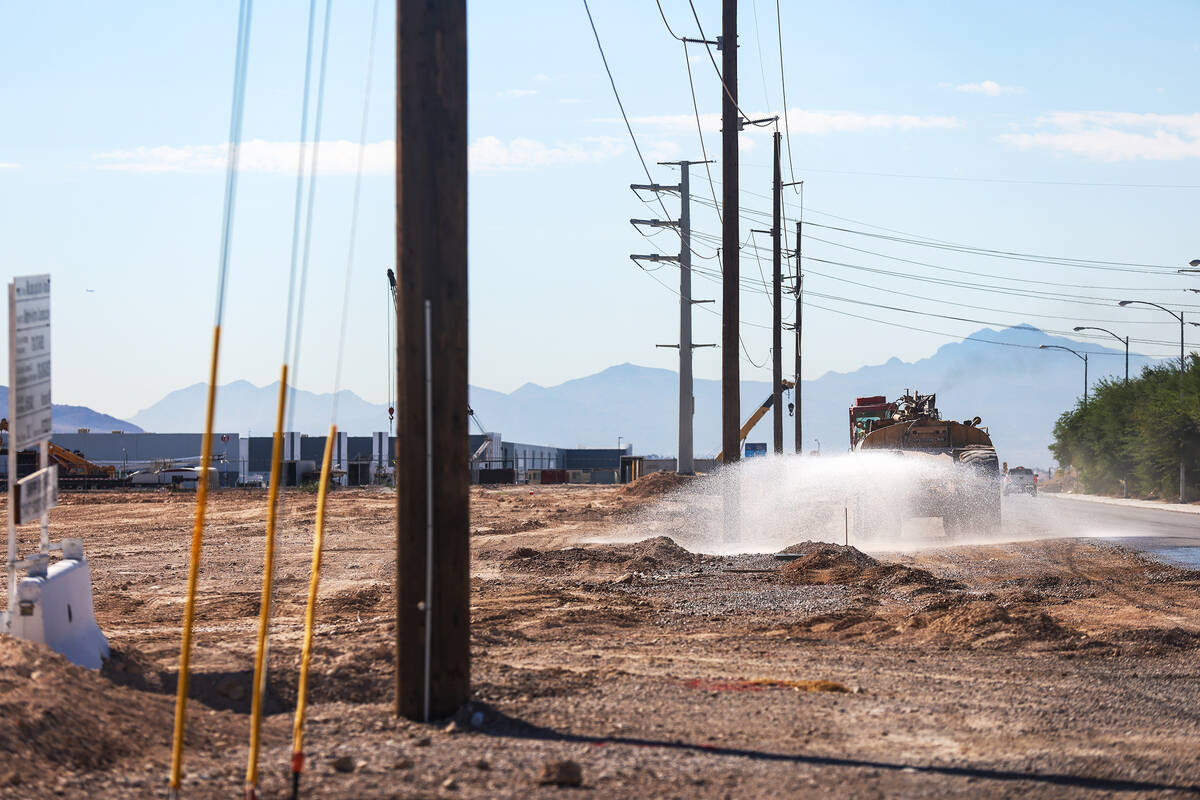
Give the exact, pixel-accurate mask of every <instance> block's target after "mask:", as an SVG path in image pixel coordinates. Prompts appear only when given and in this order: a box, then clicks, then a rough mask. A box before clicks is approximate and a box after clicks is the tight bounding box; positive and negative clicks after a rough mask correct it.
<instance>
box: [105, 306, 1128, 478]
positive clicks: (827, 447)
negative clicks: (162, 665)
mask: <svg viewBox="0 0 1200 800" xmlns="http://www.w3.org/2000/svg"><path fill="white" fill-rule="evenodd" d="M973 336H974V337H977V338H980V339H988V340H991V341H993V342H1004V343H1007V344H1009V345H1020V346H1002V345H997V344H989V343H985V342H981V341H972V340H970V339H968V340H964V341H957V342H951V343H948V344H945V345H943V346H942V347H940V348H938V350H937V351H936V352H935V353H934V354H933V355H932V356H929V357H928V358H923V359H920V360H918V361H915V362H913V363H906V362H903V361H901V360H900V359H898V358H895V357H893V358H890V359H888V360H887V361H885V362H884V363H882V364H877V365H872V366H865V367H860V368H858V369H856V370H854V371H853V372H847V373H839V372H828V373H826V374H825V375H822V376H821V377H820V378H817V379H816V380H812V381H805V382H804V387H803V389H804V402H803V405H804V449H805V450H806V451H807V450H813V449H816V447H817V440H820V447H821V449H822V450H823V451H825V452H841V451H843V450H845V449H846V448H847V446H848V440H847V422H846V409H847V407H848V406H849V405H850V404H851V403H852V402H853V400H854V398H855V397H858V396H864V395H874V394H883V395H887V396H888V397H889V398H894V397H897V396H899V395H900V394H902V393H903V392H904V390H905V389H919V390H921V391H923V392H936V393H937V394H938V405H939V407H940V409H941V411H942V413H943V414H944V415H945V416H946V417H947V418H951V419H967V418H970V417H973V416H975V415H979V416H980V417H982V418H983V424H984V425H986V426H988V427H989V428H990V430H991V433H992V435H993V438H994V439H995V441H996V445H997V447H998V449H999V450H1000V453H1001V457H1002V458H1003V459H1005V460H1008V461H1010V462H1013V463H1030V464H1035V465H1048V464H1049V463H1050V454H1049V452H1048V451H1047V450H1046V446H1047V444H1049V441H1050V437H1051V431H1052V429H1053V427H1054V421H1055V420H1056V419H1057V417H1058V415H1059V414H1060V413H1062V411H1063V410H1064V409H1066V408H1068V407H1069V406H1070V405H1072V404H1073V403H1074V402H1075V401H1076V398H1078V397H1079V395H1080V393H1081V390H1082V383H1083V374H1082V368H1081V365H1080V364H1079V362H1078V360H1077V359H1075V358H1074V357H1073V356H1071V355H1070V354H1069V353H1062V352H1052V353H1044V352H1038V351H1037V350H1036V347H1037V346H1038V345H1040V344H1056V345H1062V346H1067V347H1076V348H1078V347H1079V346H1080V345H1079V343H1078V342H1075V341H1073V340H1069V339H1065V338H1062V337H1057V336H1052V335H1049V334H1046V333H1044V332H1042V331H1040V330H1038V329H1037V328H1034V327H1032V326H1025V325H1023V326H1016V327H1013V328H1007V329H1003V330H993V329H986V328H985V329H983V330H980V331H978V332H977V333H975V334H973ZM810 346H812V345H810ZM1029 348H1034V349H1029ZM1087 350H1088V351H1089V352H1105V353H1111V354H1113V355H1114V356H1122V355H1123V353H1121V352H1120V351H1117V350H1115V349H1112V348H1107V347H1102V346H1100V345H1097V344H1089V345H1087ZM1135 363H1144V361H1141V360H1139V361H1138V362H1135ZM1121 369H1123V361H1122V359H1121V358H1120V357H1114V358H1102V357H1093V358H1092V363H1091V379H1092V381H1093V382H1095V381H1096V380H1098V379H1099V378H1100V377H1103V376H1105V375H1114V374H1117V371H1118V370H1121ZM677 391H678V376H677V374H676V373H675V372H674V371H671V370H666V369H658V368H653V367H642V366H637V365H635V364H620V365H617V366H613V367H609V368H608V369H605V370H602V371H600V372H598V373H596V374H594V375H588V376H585V377H581V378H575V379H572V380H569V381H565V382H563V383H561V384H559V385H557V386H550V387H545V386H539V385H537V384H534V383H526V384H524V385H522V386H521V387H520V388H518V389H516V390H514V391H513V392H511V393H508V394H505V393H503V392H497V391H493V390H490V389H483V388H480V387H476V386H472V387H471V389H470V402H471V406H472V408H473V409H474V410H475V412H476V415H477V419H479V421H480V422H481V424H483V425H484V426H485V427H486V428H487V429H488V430H490V431H498V432H500V433H501V434H503V436H504V438H505V439H506V440H508V441H518V442H527V443H530V444H549V445H557V446H560V447H576V446H587V447H604V446H616V443H617V437H618V436H620V437H622V439H623V441H624V442H631V443H632V444H633V446H634V449H635V451H636V452H638V453H657V454H662V455H673V454H674V453H675V449H676V435H677V429H678V428H677V421H676V409H677V408H678V401H677V394H676V393H677ZM204 393H205V386H204V384H194V385H192V386H189V387H186V388H184V389H180V390H177V391H175V392H171V393H170V394H168V395H167V396H166V397H164V398H163V399H162V400H160V401H159V402H157V403H155V404H154V405H152V406H150V407H149V408H147V409H145V410H143V411H140V412H138V413H137V414H136V415H135V416H134V417H133V419H132V421H133V422H134V423H136V424H137V425H140V426H141V427H142V428H144V429H146V430H152V431H160V432H178V431H194V430H197V429H199V427H200V425H201V423H202V420H203V406H204ZM277 393H278V383H274V384H270V385H268V386H262V387H257V386H254V385H253V384H251V383H249V382H248V381H234V382H233V383H230V384H227V385H226V386H223V387H221V391H220V392H219V394H218V399H217V425H216V427H217V429H218V430H225V431H236V432H239V433H243V434H245V433H254V434H258V435H267V434H268V432H269V431H271V430H272V429H273V428H274V421H275V403H276V396H277ZM769 393H770V386H769V384H768V383H767V382H766V381H743V383H742V391H741V402H742V408H741V411H742V414H741V416H742V419H743V420H744V419H745V418H746V417H747V416H749V414H750V413H751V411H752V410H753V409H754V408H755V407H757V406H758V405H759V404H760V403H761V402H762V401H763V399H764V398H766V396H767V395H768V394H769ZM694 396H695V417H694V425H695V442H696V453H697V455H714V454H715V453H716V451H717V450H718V449H719V448H720V410H721V406H720V381H717V380H707V379H697V380H696V381H695V391H694ZM794 399H795V398H794V397H791V396H788V395H785V398H784V402H785V404H786V403H787V402H789V401H794ZM332 401H333V396H332V395H331V394H314V393H312V392H306V391H297V392H296V408H295V410H294V412H293V413H292V418H293V422H292V425H291V426H290V427H291V429H292V430H298V431H302V432H305V433H310V434H320V433H323V432H324V431H325V430H326V429H327V428H328V426H329V418H330V408H331V405H332ZM338 416H339V420H338V427H339V428H340V429H341V430H344V431H347V432H349V433H350V434H352V435H366V434H369V433H371V432H373V431H382V430H387V428H388V419H387V409H386V407H385V406H383V405H376V404H372V403H368V402H367V401H365V400H363V399H362V398H361V397H359V396H358V395H356V394H354V393H353V392H350V391H348V390H344V391H342V392H341V395H340V400H339V413H338ZM793 421H794V420H793V418H792V417H789V416H787V415H786V413H785V417H784V442H785V446H786V448H787V449H788V450H790V449H791V447H792V441H793V432H792V430H793V429H792V425H793ZM122 424H124V425H128V423H122ZM117 427H120V425H118V426H117ZM471 430H472V432H474V431H475V430H477V429H476V428H475V427H474V425H472V426H471ZM750 440H751V441H758V442H770V441H771V415H770V414H768V415H767V416H766V417H765V418H764V419H763V421H762V422H760V423H759V425H758V427H757V428H755V430H754V432H753V433H752V434H751V435H750Z"/></svg>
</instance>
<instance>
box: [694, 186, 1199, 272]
mask: <svg viewBox="0 0 1200 800" xmlns="http://www.w3.org/2000/svg"><path fill="white" fill-rule="evenodd" d="M742 193H743V194H748V195H751V196H753V197H759V198H762V199H769V198H767V197H766V196H765V195H761V194H757V193H755V192H751V191H745V190H743V192H742ZM693 197H695V199H696V200H697V201H699V202H700V203H701V204H702V205H708V202H709V201H708V200H707V199H706V198H704V197H700V196H696V195H693ZM816 213H819V214H824V215H825V216H833V215H831V214H828V213H826V212H820V211H818V212H816ZM741 216H742V217H743V218H745V219H747V220H748V221H752V220H750V216H754V217H758V218H761V219H769V218H770V217H771V214H770V213H769V212H766V211H759V210H757V209H753V208H747V207H745V206H743V207H742V210H741ZM784 221H785V222H787V223H794V222H796V220H794V219H790V218H785V220H784ZM805 224H806V225H807V226H810V227H819V228H825V229H828V230H835V231H841V232H846V233H853V234H857V235H860V236H868V237H872V238H877V239H882V240H885V241H893V242H896V243H897V244H911V245H919V246H923V247H930V248H934V249H939V250H947V251H950V252H957V253H963V254H965V255H982V256H989V257H992V258H1003V259H1006V260H1014V261H1027V262H1030V263H1035V264H1048V265H1050V266H1063V267H1076V268H1084V269H1098V270H1105V271H1111V272H1131V273H1137V274H1148V275H1162V276H1164V277H1166V276H1170V277H1174V276H1175V268H1174V267H1171V266H1167V265H1165V264H1143V263H1138V262H1127V261H1100V260H1096V259H1087V258H1070V257H1065V256H1042V255H1036V254H1032V253H1020V252H1013V251H1005V250H996V249H992V248H986V247H976V246H973V245H964V244H957V243H954V242H948V241H945V240H941V239H932V238H926V239H906V238H901V237H890V236H883V235H881V234H876V233H871V232H870V231H858V230H855V229H853V228H841V227H838V226H833V225H822V224H820V223H817V222H807V223H805ZM859 224H863V225H868V226H869V227H879V228H880V229H881V230H891V229H888V228H882V227H881V226H877V225H871V224H870V223H865V222H860V223H859ZM893 232H896V231H893ZM908 235H909V236H915V234H908ZM811 238H814V239H815V237H811ZM815 240H816V241H826V240H824V239H815ZM827 243H828V244H834V245H836V246H838V247H846V245H842V244H840V243H838V242H827ZM850 249H856V248H850ZM860 252H864V253H872V254H873V255H882V254H880V253H874V252H873V251H870V250H862V251H860ZM885 257H889V256H885ZM902 260H903V259H902ZM910 263H915V264H922V262H910ZM922 266H935V265H929V264H922Z"/></svg>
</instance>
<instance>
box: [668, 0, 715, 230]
mask: <svg viewBox="0 0 1200 800" xmlns="http://www.w3.org/2000/svg"><path fill="white" fill-rule="evenodd" d="M661 8H662V7H661V6H659V9H660V10H661ZM663 21H664V22H666V18H665V17H664V18H663ZM668 30H670V27H669V26H668ZM687 46H688V43H687V42H686V41H685V42H684V43H683V64H684V66H685V67H687V76H688V88H689V89H691V90H692V111H693V112H695V114H696V135H697V136H699V137H700V153H701V154H702V155H703V157H704V174H705V175H707V176H708V190H709V191H710V192H712V201H713V208H714V209H715V210H716V212H717V222H724V219H723V217H722V215H721V204H720V203H718V202H717V187H716V186H714V185H713V176H712V169H711V165H710V164H709V163H708V162H709V159H708V150H707V149H706V148H705V146H704V131H703V130H701V128H700V106H699V105H697V103H696V84H695V83H694V82H693V81H692V62H691V61H689V60H688V47H687Z"/></svg>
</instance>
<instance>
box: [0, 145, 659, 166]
mask: <svg viewBox="0 0 1200 800" xmlns="http://www.w3.org/2000/svg"><path fill="white" fill-rule="evenodd" d="M310 147H311V145H310ZM623 151H624V146H623V144H622V140H621V139H618V138H614V137H589V138H584V139H581V140H579V141H577V142H568V143H556V144H546V143H544V142H539V141H536V140H534V139H527V138H516V139H512V140H510V141H508V142H502V141H501V140H500V139H498V138H496V137H495V136H484V137H482V138H479V139H476V140H475V141H474V142H472V143H471V144H470V145H469V147H468V151H467V157H468V164H469V168H470V169H472V170H484V171H487V170H516V169H537V168H540V167H549V166H560V165H565V164H579V163H588V162H594V161H600V160H602V159H606V158H610V157H612V156H615V155H618V154H620V153H621V152H623ZM663 151H664V152H665V150H663ZM227 152H228V148H227V147H226V146H225V145H185V146H181V147H172V146H165V145H164V146H159V147H135V148H132V149H128V150H110V151H108V152H104V153H97V154H95V155H94V156H92V159H93V162H94V163H95V164H96V166H97V167H98V168H100V169H107V170H119V171H123V172H142V173H167V172H184V173H196V172H217V171H221V170H224V169H225V158H226V153H227ZM358 152H359V147H358V145H357V144H355V143H354V142H347V141H344V140H343V141H332V142H321V152H320V157H319V159H318V165H317V168H318V172H319V173H320V174H322V175H353V174H354V171H355V168H356V167H357V164H358ZM311 153H312V151H311V149H308V148H306V152H305V159H304V164H305V172H306V173H307V172H308V167H309V164H310V163H311V162H310V156H311ZM298 156H299V146H298V144H297V143H296V142H266V141H262V140H260V139H256V140H253V141H250V142H245V143H244V144H243V145H242V150H241V157H240V159H239V171H241V172H256V173H267V174H276V175H295V174H296V160H297V158H298ZM14 166H15V165H14ZM395 168H396V143H395V142H394V141H391V140H385V141H381V142H372V143H370V144H368V145H366V147H365V148H363V172H364V173H366V174H368V175H391V174H394V172H395Z"/></svg>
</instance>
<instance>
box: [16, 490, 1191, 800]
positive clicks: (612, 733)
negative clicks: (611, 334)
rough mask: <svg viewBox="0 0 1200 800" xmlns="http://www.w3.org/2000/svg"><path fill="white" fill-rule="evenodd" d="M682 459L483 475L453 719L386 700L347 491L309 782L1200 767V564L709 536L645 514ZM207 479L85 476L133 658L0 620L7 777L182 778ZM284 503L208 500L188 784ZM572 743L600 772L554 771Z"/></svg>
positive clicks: (1084, 788) (435, 787) (379, 789)
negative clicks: (487, 483) (199, 491)
mask: <svg viewBox="0 0 1200 800" xmlns="http://www.w3.org/2000/svg"><path fill="white" fill-rule="evenodd" d="M674 483H675V481H674V480H673V476H669V475H662V476H650V477H648V478H644V479H642V480H641V481H639V482H637V483H635V484H633V485H631V486H629V487H599V486H559V487H550V486H547V487H529V486H511V487H485V488H473V489H472V491H471V503H472V509H471V518H472V535H471V545H472V554H473V571H472V577H471V597H472V610H471V615H472V625H471V639H472V658H473V665H472V670H473V700H472V702H471V704H470V705H469V706H468V707H466V708H465V709H464V710H463V712H462V713H460V714H459V715H457V716H456V717H455V718H453V719H449V720H440V721H438V722H436V723H433V724H421V723H414V722H409V721H404V720H399V719H397V718H395V717H394V716H393V715H392V713H391V705H390V698H391V694H392V685H393V683H392V682H393V678H392V667H391V664H392V653H393V627H392V623H391V619H392V606H393V600H392V590H391V584H392V579H393V571H394V567H393V558H394V555H393V553H394V551H393V526H394V518H395V517H394V501H395V495H394V493H393V492H391V491H389V490H386V489H363V490H357V489H356V490H340V491H337V492H336V493H334V495H333V496H332V497H331V500H330V509H329V520H328V526H327V528H328V541H327V549H326V555H325V570H324V575H323V582H322V585H321V595H320V596H321V602H320V607H319V612H318V627H317V640H316V649H315V655H314V661H313V672H312V679H311V698H312V706H311V707H310V712H309V719H308V728H307V739H306V750H307V753H308V762H307V765H306V768H305V772H304V776H303V782H302V790H303V791H302V795H303V796H309V797H322V798H431V797H463V798H468V797H469V798H510V797H511V798H525V797H563V796H566V797H619V798H651V797H653V798H670V797H678V798H695V797H700V798H709V797H711V798H745V797H806V796H811V797H830V796H846V797H851V796H852V797H947V796H963V797H984V796H987V797H1021V798H1043V797H1044V798H1050V797H1054V798H1059V797H1190V796H1195V795H1197V794H1200V747H1198V746H1197V744H1198V743H1200V660H1198V659H1197V648H1198V647H1200V613H1198V612H1200V593H1198V589H1200V573H1197V572H1191V571H1187V570H1184V569H1180V568H1176V567H1171V566H1167V565H1164V564H1162V563H1160V562H1157V561H1154V560H1152V559H1150V558H1148V557H1146V556H1143V555H1140V554H1137V553H1134V552H1132V551H1128V550H1125V549H1122V548H1120V547H1118V546H1115V545H1112V544H1109V543H1106V542H1104V541H1102V540H1094V539H1078V538H1076V539H1044V540H1031V541H1023V542H1019V543H1007V544H1003V543H996V544H975V545H970V546H956V545H954V544H953V543H952V542H945V543H943V545H941V546H934V547H929V548H926V549H922V550H918V551H910V552H905V553H894V552H893V553H879V552H871V553H870V555H867V554H864V553H862V552H860V551H859V550H857V549H854V548H848V547H844V546H838V545H828V544H817V543H812V542H806V539H807V538H809V537H806V535H805V531H803V530H797V531H796V536H795V540H794V546H793V547H792V548H790V549H792V550H793V551H794V552H795V553H796V554H798V555H799V556H800V557H799V558H797V559H796V560H793V561H790V562H781V561H778V560H775V559H774V558H772V557H771V556H770V555H769V554H757V555H753V554H751V555H728V556H712V555H703V554H701V553H697V552H692V551H689V550H688V549H684V548H683V547H680V546H679V545H678V544H677V543H676V541H675V540H678V541H686V536H685V534H686V531H685V530H683V528H684V526H685V525H686V522H685V520H684V518H683V517H682V516H681V517H680V522H679V526H680V531H679V533H680V536H678V537H672V538H667V537H664V536H661V535H660V534H662V533H663V532H664V528H667V529H669V528H670V524H669V523H667V524H665V525H664V524H658V525H654V526H646V528H647V530H645V531H643V530H642V529H641V528H642V526H641V524H640V523H639V522H638V520H639V519H641V518H642V517H641V516H640V515H641V514H642V512H643V511H644V510H645V508H646V507H647V506H649V505H651V504H663V503H666V504H667V506H668V507H669V504H670V502H671V500H670V496H669V495H668V494H666V493H667V492H669V490H670V489H671V488H672V486H673V484H674ZM664 498H665V499H664ZM194 502H195V498H194V495H191V494H187V493H183V492H169V491H156V492H145V493H133V492H129V493H99V492H97V493H77V494H67V495H64V496H63V497H62V499H61V505H60V507H59V508H57V509H56V510H54V511H53V513H52V515H51V520H52V523H51V524H52V532H53V535H54V537H55V538H56V539H57V538H60V537H65V536H78V537H81V538H83V540H84V542H85V548H86V553H87V555H88V558H89V561H90V564H91V569H92V578H93V584H94V587H95V597H96V615H97V618H98V620H99V623H100V625H101V627H102V629H103V630H104V632H105V633H106V634H107V636H108V638H109V641H110V643H111V645H112V648H113V658H112V659H111V660H110V661H109V662H108V663H107V665H106V666H105V668H104V669H103V670H102V671H101V673H99V674H97V673H93V672H89V671H87V670H83V669H80V668H76V667H74V666H71V665H69V664H67V663H66V662H65V661H64V660H63V659H62V658H60V657H59V656H57V655H55V654H53V653H51V652H50V651H49V650H46V649H45V648H42V647H39V646H34V645H31V644H28V643H24V642H19V641H16V640H13V639H10V638H7V637H0V796H3V797H47V796H63V797H89V798H101V797H102V798H122V797H131V798H134V797H136V798H141V797H153V796H162V795H163V794H164V792H165V788H166V783H167V771H168V762H169V758H170V748H171V726H172V719H173V709H174V692H175V685H176V675H177V662H178V657H179V635H180V623H181V619H182V613H183V599H184V587H185V580H186V574H187V562H188V548H189V543H190V538H191V520H192V514H193V507H194ZM265 502H266V499H265V493H263V492H261V491H257V490H252V491H243V490H239V491H219V492H216V493H215V494H214V495H213V496H212V498H211V505H210V510H209V524H208V530H207V534H206V538H205V546H204V558H203V571H202V575H201V580H200V594H199V601H198V617H197V627H196V641H195V651H194V658H193V669H194V674H193V677H192V693H191V694H192V699H191V703H190V706H189V721H188V734H187V751H186V759H185V774H186V779H185V782H184V791H183V796H184V797H187V798H223V799H224V798H229V797H233V796H240V792H241V787H242V782H243V776H244V772H245V762H246V754H247V740H248V728H249V722H248V714H247V712H248V708H249V705H250V694H251V691H250V690H251V674H252V669H253V660H254V652H253V647H254V644H253V643H254V635H255V628H256V624H257V616H256V615H257V612H258V607H259V593H260V580H261V577H260V576H261V571H262V557H263V544H264V526H263V519H264V510H265ZM314 509H315V496H314V495H312V494H309V493H304V492H291V493H289V494H288V495H287V496H286V500H285V505H284V508H283V512H282V529H281V536H280V541H279V563H278V571H277V581H276V583H277V594H276V598H277V599H276V607H275V613H274V627H273V631H272V638H271V648H270V665H271V670H270V680H269V694H270V696H269V699H268V702H267V711H268V716H267V718H266V721H265V723H264V736H265V744H264V751H263V757H262V771H261V791H262V796H263V797H284V796H286V793H287V789H288V787H289V786H290V778H289V756H290V750H291V747H290V737H291V726H292V713H291V712H292V709H293V706H294V701H295V694H296V679H297V673H298V662H299V650H300V640H301V630H302V619H303V607H304V602H305V597H306V592H307V588H308V579H309V559H310V554H311V541H312V523H313V516H314ZM657 518H658V519H667V520H670V519H671V515H670V514H666V515H662V514H660V515H659V516H658V517H657ZM22 533H23V535H24V537H25V539H24V540H23V546H24V549H29V547H30V546H32V545H34V544H35V543H34V542H33V541H32V540H31V538H30V537H34V536H36V526H32V527H27V528H24V529H22ZM643 534H645V535H643ZM648 537H649V538H648ZM597 538H599V539H605V540H607V541H608V542H609V543H606V544H596V543H592V542H593V540H595V539H597ZM864 549H869V548H864ZM562 760H570V761H574V762H576V763H577V764H578V765H579V766H580V768H581V777H582V780H581V786H580V787H579V788H569V787H568V788H564V787H560V786H557V785H542V784H540V783H539V774H540V773H541V771H542V769H543V766H544V765H545V764H546V763H547V762H551V761H562Z"/></svg>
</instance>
